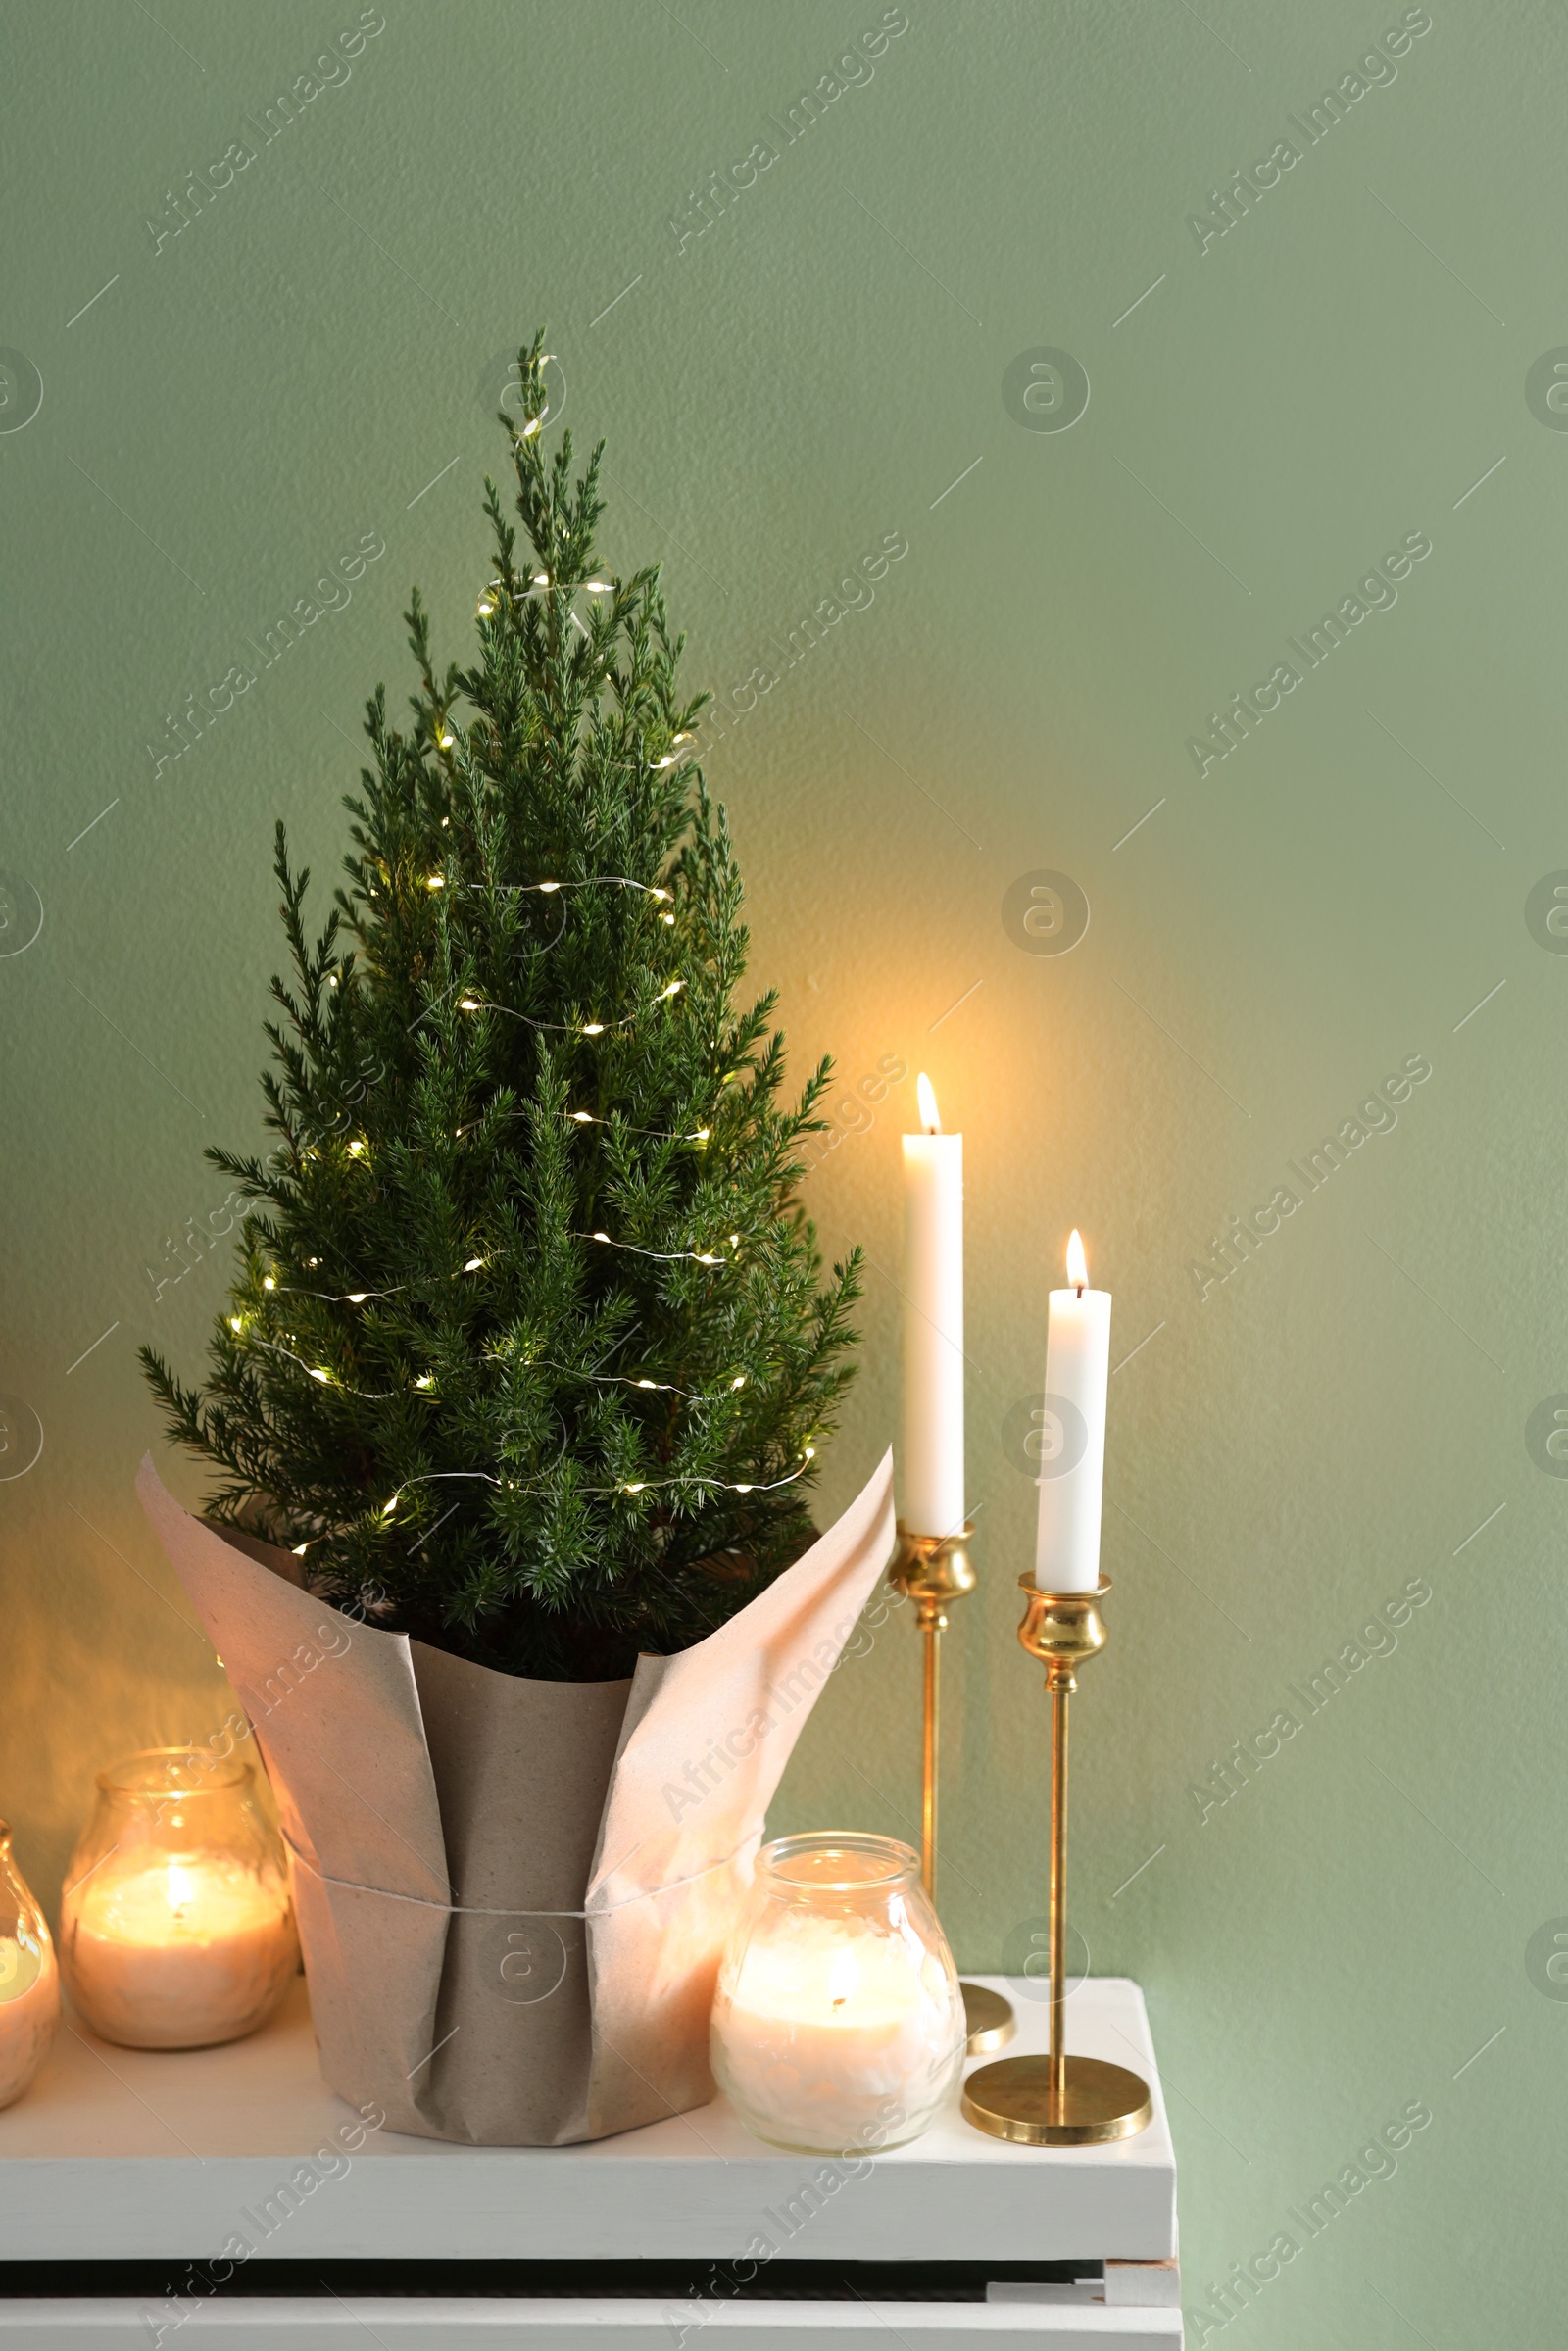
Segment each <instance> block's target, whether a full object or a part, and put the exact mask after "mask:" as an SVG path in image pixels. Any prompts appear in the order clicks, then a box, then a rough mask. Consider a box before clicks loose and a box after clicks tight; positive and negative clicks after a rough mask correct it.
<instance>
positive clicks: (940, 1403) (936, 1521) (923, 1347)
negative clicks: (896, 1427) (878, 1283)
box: [901, 1072, 964, 1535]
mask: <svg viewBox="0 0 1568 2351" xmlns="http://www.w3.org/2000/svg"><path fill="white" fill-rule="evenodd" d="M919 1095H920V1118H921V1123H922V1125H923V1126H924V1128H925V1132H924V1133H923V1134H920V1135H906V1136H905V1138H904V1459H903V1463H902V1470H903V1477H902V1481H901V1483H902V1487H903V1494H904V1509H903V1517H904V1523H905V1525H906V1526H907V1527H909V1528H911V1529H912V1530H913V1532H914V1533H916V1534H918V1535H953V1534H956V1532H957V1530H958V1529H959V1528H960V1527H961V1526H962V1525H963V1523H964V1522H963V1500H964V1490H963V1137H962V1136H961V1135H944V1134H943V1132H942V1122H941V1120H940V1118H939V1117H938V1115H937V1102H936V1096H935V1095H934V1094H933V1093H932V1091H931V1081H930V1080H929V1078H927V1077H926V1076H925V1074H924V1073H923V1072H922V1073H921V1076H920V1080H919Z"/></svg>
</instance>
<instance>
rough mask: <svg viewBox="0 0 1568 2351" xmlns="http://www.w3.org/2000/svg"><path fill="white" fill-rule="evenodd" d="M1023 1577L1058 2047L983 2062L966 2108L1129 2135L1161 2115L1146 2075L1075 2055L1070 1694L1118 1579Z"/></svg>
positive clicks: (1030, 2122)
mask: <svg viewBox="0 0 1568 2351" xmlns="http://www.w3.org/2000/svg"><path fill="white" fill-rule="evenodd" d="M1018 1582H1019V1584H1020V1586H1021V1587H1022V1589H1023V1591H1024V1592H1025V1593H1026V1594H1027V1595H1028V1596H1027V1600H1026V1603H1025V1607H1024V1615H1023V1623H1022V1624H1021V1625H1020V1626H1019V1627H1018V1639H1019V1641H1021V1642H1022V1643H1023V1646H1024V1647H1025V1648H1026V1649H1027V1650H1028V1652H1029V1654H1030V1656H1031V1657H1038V1658H1039V1659H1040V1661H1041V1663H1042V1664H1043V1665H1044V1666H1045V1669H1046V1689H1047V1690H1048V1691H1049V1692H1050V1696H1051V1708H1052V1714H1051V1909H1050V1934H1051V2053H1050V2055H1049V2056H1046V2057H1005V2058H1004V2059H1003V2060H1002V2062H1001V2063H1000V2064H999V2065H987V2066H982V2067H981V2068H980V2071H979V2072H978V2073H977V2074H971V2075H970V2077H969V2079H968V2081H967V2082H965V2084H964V2089H963V2112H964V2118H965V2120H966V2121H968V2122H971V2123H973V2125H974V2127H975V2129H976V2130H977V2131H989V2132H990V2134H991V2136H992V2137H993V2138H1008V2139H1014V2140H1017V2141H1018V2142H1019V2143H1021V2144H1022V2145H1023V2146H1026V2147H1082V2146H1089V2145H1093V2144H1094V2143H1095V2142H1097V2141H1099V2140H1103V2139H1113V2138H1131V2137H1132V2136H1133V2134H1134V2133H1135V2132H1136V2131H1142V2130H1143V2128H1144V2126H1145V2124H1146V2123H1148V2122H1149V2120H1150V2118H1151V2116H1152V2113H1153V2107H1152V2102H1151V2099H1150V2095H1149V2084H1148V2082H1145V2081H1143V2080H1142V2078H1141V2077H1140V2076H1139V2075H1137V2074H1134V2073H1131V2072H1129V2070H1128V2069H1127V2067H1126V2066H1122V2065H1109V2064H1107V2063H1106V2062H1105V2060H1104V2059H1103V2058H1099V2057H1070V2056H1069V2055H1068V2054H1067V2021H1066V2020H1067V1701H1068V1699H1069V1698H1070V1697H1071V1696H1072V1695H1073V1692H1074V1691H1075V1690H1077V1688H1078V1668H1079V1666H1081V1665H1084V1664H1086V1663H1087V1662H1088V1660H1089V1659H1090V1658H1091V1657H1095V1656H1098V1655H1099V1653H1100V1651H1101V1650H1102V1649H1103V1647H1104V1645H1105V1625H1104V1619H1103V1617H1102V1616H1101V1613H1100V1600H1101V1595H1102V1593H1103V1592H1108V1591H1109V1590H1110V1578H1109V1577H1108V1576H1102V1577H1101V1579H1100V1582H1099V1584H1098V1585H1097V1586H1096V1587H1095V1589H1094V1591H1093V1592H1041V1591H1040V1590H1039V1589H1038V1587H1037V1586H1036V1584H1035V1580H1034V1578H1033V1576H1020V1577H1019V1578H1018Z"/></svg>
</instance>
